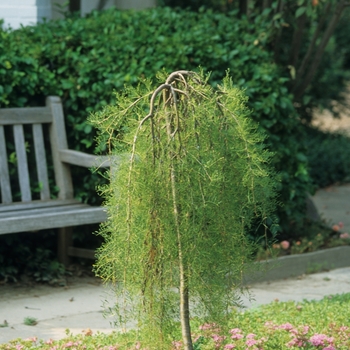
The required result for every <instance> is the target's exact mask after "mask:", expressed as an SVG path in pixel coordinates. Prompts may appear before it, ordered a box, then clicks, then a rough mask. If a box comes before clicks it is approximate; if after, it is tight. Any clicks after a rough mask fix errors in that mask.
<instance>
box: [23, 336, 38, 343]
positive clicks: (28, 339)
mask: <svg viewBox="0 0 350 350" xmlns="http://www.w3.org/2000/svg"><path fill="white" fill-rule="evenodd" d="M37 340H38V338H37V337H31V338H27V339H25V341H32V342H33V343H35V342H36V341H37Z"/></svg>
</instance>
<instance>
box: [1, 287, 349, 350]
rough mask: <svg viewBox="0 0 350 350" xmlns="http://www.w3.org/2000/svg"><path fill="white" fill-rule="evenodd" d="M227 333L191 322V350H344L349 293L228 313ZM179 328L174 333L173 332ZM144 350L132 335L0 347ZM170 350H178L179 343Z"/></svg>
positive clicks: (17, 349)
mask: <svg viewBox="0 0 350 350" xmlns="http://www.w3.org/2000/svg"><path fill="white" fill-rule="evenodd" d="M229 326H230V327H229V329H228V330H227V331H226V332H225V331H223V330H222V329H220V327H219V326H218V325H215V324H210V323H203V322H201V321H200V320H193V324H192V331H193V338H194V339H195V350H214V349H219V350H221V349H222V350H225V349H238V350H246V349H248V350H258V349H263V350H269V349H276V350H280V349H323V350H335V349H336V350H345V349H347V350H348V349H350V293H347V294H339V295H332V296H327V297H325V298H323V299H322V300H321V301H303V302H293V301H290V302H278V301H275V302H272V303H270V304H267V305H263V306H260V307H257V308H255V309H249V310H245V311H243V312H242V311H239V310H236V311H234V312H233V313H232V317H231V320H230V325H229ZM179 328H180V327H179ZM12 349H15V350H25V349H42V350H61V349H62V350H63V349H76V350H81V349H98V350H102V349H103V350H132V349H144V350H146V349H148V348H146V347H143V346H142V339H138V335H137V332H136V331H130V332H127V333H124V334H120V333H116V332H115V333H112V334H109V335H106V334H101V333H97V334H93V333H92V332H90V331H88V332H85V334H82V335H78V336H73V335H71V334H69V332H68V331H67V337H66V338H64V339H61V340H58V341H53V340H48V341H46V342H44V341H41V340H37V339H35V338H31V339H26V340H22V339H16V340H14V341H11V342H9V343H7V344H0V350H12ZM172 349H179V350H180V349H182V346H181V341H180V329H179V338H178V339H175V340H174V343H173V347H172ZM159 350H163V349H159Z"/></svg>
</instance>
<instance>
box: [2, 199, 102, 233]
mask: <svg viewBox="0 0 350 350" xmlns="http://www.w3.org/2000/svg"><path fill="white" fill-rule="evenodd" d="M8 214H9V216H7V217H1V219H0V234H7V233H15V232H30V231H38V230H44V229H48V228H60V227H69V226H80V225H89V224H96V223H100V222H103V221H105V220H106V218H107V215H106V211H105V209H104V208H102V207H91V206H88V205H86V206H85V207H78V208H75V209H74V208H67V209H66V210H63V209H62V210H59V211H46V210H43V211H40V210H39V211H27V212H23V213H22V215H18V213H13V215H12V213H11V212H8Z"/></svg>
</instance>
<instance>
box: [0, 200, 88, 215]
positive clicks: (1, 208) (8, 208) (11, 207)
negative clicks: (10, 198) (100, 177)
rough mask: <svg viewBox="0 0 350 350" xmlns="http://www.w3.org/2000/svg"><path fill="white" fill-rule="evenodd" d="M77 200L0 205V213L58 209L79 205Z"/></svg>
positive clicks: (36, 201)
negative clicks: (64, 206) (63, 206)
mask: <svg viewBox="0 0 350 350" xmlns="http://www.w3.org/2000/svg"><path fill="white" fill-rule="evenodd" d="M80 203H81V202H80V201H78V200H77V199H52V200H49V201H41V200H35V201H31V202H26V203H23V202H13V203H11V204H7V205H2V204H0V213H5V212H13V211H18V210H31V209H39V208H50V207H59V206H62V205H71V204H80Z"/></svg>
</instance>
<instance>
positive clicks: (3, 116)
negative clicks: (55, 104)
mask: <svg viewBox="0 0 350 350" xmlns="http://www.w3.org/2000/svg"><path fill="white" fill-rule="evenodd" d="M51 122H52V114H51V111H50V109H49V108H47V107H26V108H2V109H0V125H15V124H33V123H51Z"/></svg>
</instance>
